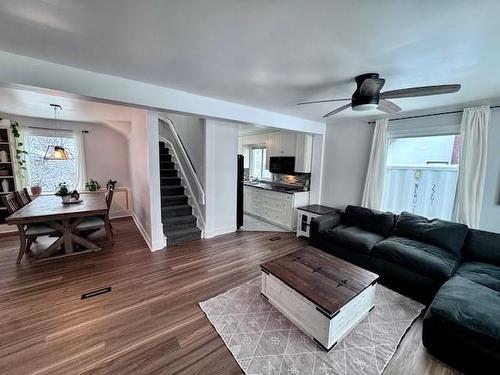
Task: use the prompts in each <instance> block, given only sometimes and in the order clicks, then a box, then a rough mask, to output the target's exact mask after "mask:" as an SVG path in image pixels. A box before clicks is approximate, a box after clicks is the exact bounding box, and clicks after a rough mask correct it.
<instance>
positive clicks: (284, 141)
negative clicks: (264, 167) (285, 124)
mask: <svg viewBox="0 0 500 375" xmlns="http://www.w3.org/2000/svg"><path fill="white" fill-rule="evenodd" d="M266 148H267V155H268V156H295V153H296V151H297V134H295V133H290V132H285V131H279V132H274V133H269V136H268V138H267V140H266Z"/></svg>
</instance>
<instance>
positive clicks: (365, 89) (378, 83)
mask: <svg viewBox="0 0 500 375" xmlns="http://www.w3.org/2000/svg"><path fill="white" fill-rule="evenodd" d="M384 83H385V79H383V78H367V79H365V80H364V81H363V83H362V84H361V86H360V87H359V94H360V95H361V96H377V95H378V94H379V92H380V90H382V87H384Z"/></svg>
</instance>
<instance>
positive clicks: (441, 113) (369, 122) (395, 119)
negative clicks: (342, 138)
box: [368, 105, 500, 125]
mask: <svg viewBox="0 0 500 375" xmlns="http://www.w3.org/2000/svg"><path fill="white" fill-rule="evenodd" d="M490 108H491V109H496V108H500V105H494V106H491V107H490ZM463 111H464V110H463V109H461V110H459V111H448V112H438V113H430V114H428V115H415V116H407V117H399V118H390V119H389V121H398V120H409V119H413V118H423V117H432V116H440V115H451V114H453V113H462V112H463ZM368 124H370V125H372V124H375V121H368Z"/></svg>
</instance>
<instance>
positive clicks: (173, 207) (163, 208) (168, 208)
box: [162, 204, 193, 210]
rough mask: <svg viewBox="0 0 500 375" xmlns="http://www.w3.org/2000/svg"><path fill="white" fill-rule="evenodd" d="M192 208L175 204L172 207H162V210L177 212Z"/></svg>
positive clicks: (187, 205)
mask: <svg viewBox="0 0 500 375" xmlns="http://www.w3.org/2000/svg"><path fill="white" fill-rule="evenodd" d="M188 207H189V208H193V207H191V206H190V205H189V204H176V205H174V206H168V207H162V210H177V209H181V208H188Z"/></svg>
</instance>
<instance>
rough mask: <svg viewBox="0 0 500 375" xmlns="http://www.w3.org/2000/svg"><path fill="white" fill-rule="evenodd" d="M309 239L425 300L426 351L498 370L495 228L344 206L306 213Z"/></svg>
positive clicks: (468, 366) (469, 366)
mask: <svg viewBox="0 0 500 375" xmlns="http://www.w3.org/2000/svg"><path fill="white" fill-rule="evenodd" d="M311 244H312V245H313V246H315V247H318V248H320V249H322V250H324V251H327V252H329V253H331V254H332V255H335V256H338V257H339V258H343V259H345V260H347V261H349V262H351V263H354V264H356V265H358V266H361V267H364V268H367V269H369V270H371V271H374V272H376V273H378V274H379V275H380V279H381V281H382V282H383V283H385V284H387V285H388V286H390V287H392V288H394V289H397V290H399V291H400V292H402V293H403V294H406V295H408V296H410V297H412V298H415V299H417V300H419V301H421V302H424V303H427V304H429V306H428V308H427V311H426V314H425V317H424V323H423V342H424V345H425V346H426V348H427V349H428V350H429V351H431V352H432V353H434V354H435V355H437V356H438V357H440V358H442V359H443V360H445V361H447V362H448V363H450V364H452V365H453V366H455V367H457V368H458V369H460V370H461V371H464V372H466V373H471V374H477V373H492V372H490V371H491V370H492V369H496V371H497V372H496V373H500V234H495V233H490V232H484V231H479V230H473V229H469V228H468V227H467V226H466V225H463V224H458V223H453V222H449V221H444V220H439V219H432V220H429V219H427V218H425V217H422V216H417V215H413V214H411V213H408V212H403V213H401V215H394V214H392V213H390V212H379V211H375V210H370V209H367V208H363V207H357V206H347V208H346V210H345V212H343V213H337V214H332V215H325V216H321V217H319V218H316V219H313V220H312V222H311ZM493 373H494V372H493Z"/></svg>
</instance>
